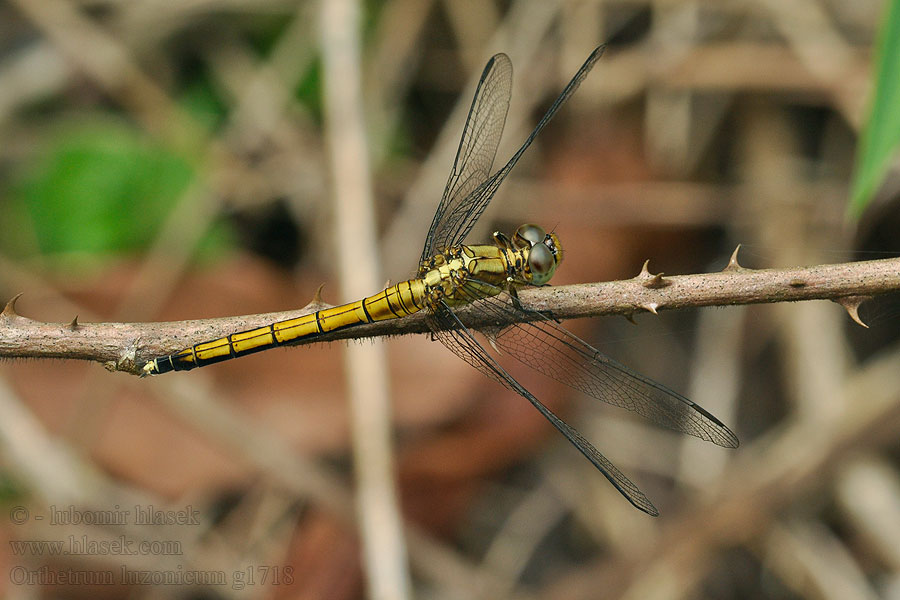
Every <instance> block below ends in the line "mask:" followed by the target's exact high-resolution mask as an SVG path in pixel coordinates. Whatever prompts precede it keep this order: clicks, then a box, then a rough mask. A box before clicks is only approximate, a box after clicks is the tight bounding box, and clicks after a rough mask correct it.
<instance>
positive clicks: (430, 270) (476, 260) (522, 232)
mask: <svg viewBox="0 0 900 600" xmlns="http://www.w3.org/2000/svg"><path fill="white" fill-rule="evenodd" d="M562 255H563V254H562V246H561V245H560V243H559V238H557V237H556V234H554V233H550V234H548V233H546V232H544V230H543V229H541V228H540V227H538V226H537V225H523V226H521V227H519V229H518V230H516V233H515V234H514V236H513V237H512V238H509V237H508V236H506V235H504V234H502V233H499V232H497V233H494V244H492V245H477V246H474V245H473V246H465V245H463V246H457V247H455V248H448V249H446V250H445V251H444V252H441V253H439V254H436V255H434V256H432V257H431V258H429V259H428V261H426V262H423V264H422V266H421V267H420V269H419V278H420V279H421V280H422V281H423V282H424V284H425V294H426V297H427V299H428V301H429V303H434V302H437V301H438V300H444V301H446V302H448V303H449V304H463V303H467V302H471V301H472V299H473V298H472V297H473V295H474V294H473V288H474V289H475V290H477V294H478V295H488V296H491V295H496V294H498V293H500V292H501V291H503V290H505V289H507V288H508V287H509V286H510V285H512V286H516V287H520V286H525V285H543V284H545V283H547V282H548V281H549V280H550V278H551V277H552V276H553V274H554V272H555V271H556V267H557V266H558V265H559V263H560V262H562ZM467 287H468V288H469V289H468V290H467V289H466V288H467Z"/></svg>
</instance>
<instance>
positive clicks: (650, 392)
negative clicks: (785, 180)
mask: <svg viewBox="0 0 900 600" xmlns="http://www.w3.org/2000/svg"><path fill="white" fill-rule="evenodd" d="M603 50H604V46H600V47H598V48H596V49H595V50H594V51H593V52H592V53H591V55H590V56H589V57H588V58H587V60H586V61H585V63H584V64H583V65H582V66H581V68H580V69H579V70H578V72H577V73H576V74H575V76H574V77H573V78H572V80H571V81H570V82H569V83H568V85H566V87H565V89H564V90H563V91H562V93H560V95H559V97H558V98H557V99H556V101H555V102H554V103H553V105H552V106H550V108H549V109H548V110H547V113H546V114H545V115H544V116H543V118H542V119H541V120H540V122H539V123H538V124H537V126H536V127H535V128H534V131H532V132H531V135H529V136H528V138H527V139H526V140H525V142H524V143H523V144H522V146H521V147H520V148H519V149H518V150H517V151H516V153H515V154H514V155H513V156H512V158H510V159H509V161H508V162H507V163H506V164H505V165H504V166H503V167H502V168H500V169H499V170H497V171H494V172H493V173H492V172H491V169H492V166H493V163H494V158H495V155H496V153H497V146H498V145H499V142H500V136H501V134H502V132H503V126H504V124H505V122H506V114H507V111H508V109H509V102H510V92H511V89H512V63H511V62H510V60H509V57H508V56H507V55H506V54H497V55H495V56H494V57H493V58H491V59H490V60H489V61H488V63H487V65H486V66H485V68H484V72H483V73H482V75H481V80H480V81H479V83H478V88H477V89H476V91H475V97H474V99H473V100H472V106H471V108H470V109H469V114H468V117H467V119H466V125H465V128H464V129H463V134H462V139H461V140H460V143H459V149H458V150H457V153H456V159H455V161H454V163H453V169H452V170H451V172H450V178H449V179H448V181H447V185H446V187H445V188H444V194H443V197H442V198H441V202H440V204H439V205H438V208H437V212H436V213H435V215H434V219H433V220H432V222H431V228H430V229H429V230H428V235H427V236H426V237H425V247H424V249H423V250H422V257H421V260H420V262H419V269H418V273H417V275H416V277H415V278H413V279H410V280H408V281H404V282H402V283H398V284H397V285H393V286H390V287H388V288H387V289H385V290H382V291H381V292H378V293H377V294H375V295H373V296H369V297H368V298H364V299H362V300H358V301H356V302H351V303H349V304H344V305H342V306H335V307H332V308H325V309H322V310H319V311H316V312H314V313H312V314H309V315H305V316H302V317H298V318H294V319H288V320H285V321H279V322H277V323H271V324H269V325H265V326H263V327H258V328H256V329H251V330H249V331H241V332H237V333H233V334H231V335H228V336H226V337H223V338H219V339H216V340H212V341H208V342H202V343H199V344H196V345H194V346H192V347H190V348H186V349H184V350H182V351H180V352H176V353H175V354H170V355H168V356H163V357H159V358H155V359H153V360H151V361H149V362H148V363H146V365H144V367H143V372H144V374H146V375H157V374H160V373H167V372H169V371H187V370H190V369H193V368H195V367H202V366H204V365H209V364H213V363H217V362H220V361H223V360H229V359H232V358H237V357H239V356H244V355H245V354H251V353H254V352H260V351H262V350H267V349H269V348H275V347H277V346H282V345H285V344H290V343H291V342H297V341H299V340H303V339H307V338H314V337H316V336H320V335H322V334H324V333H327V332H331V331H336V330H339V329H345V328H348V327H354V326H356V325H360V324H363V323H372V322H375V321H384V320H387V319H400V318H403V317H406V316H408V315H411V314H413V313H416V312H418V311H420V310H424V311H425V312H426V321H427V323H428V326H429V329H430V330H431V332H432V336H433V337H434V338H436V339H438V340H440V341H441V342H442V343H443V344H444V345H445V346H447V347H448V348H449V349H450V350H451V351H453V352H454V353H455V354H456V355H457V356H459V357H460V358H462V359H463V360H464V361H466V362H467V363H469V364H470V365H472V366H473V367H475V368H476V369H478V370H479V371H481V372H482V373H484V374H485V375H487V376H488V377H490V378H491V379H494V380H496V381H497V382H499V383H500V384H502V385H504V386H505V387H507V388H509V389H511V390H514V391H515V392H517V393H519V394H520V395H522V396H523V397H524V398H526V399H527V400H528V401H529V402H531V404H532V405H534V407H535V408H536V409H537V410H538V411H539V412H540V413H541V414H542V415H543V416H544V417H545V418H546V419H547V420H548V421H550V423H551V424H552V425H553V426H554V427H555V428H556V429H558V430H559V431H560V432H561V433H562V434H563V435H564V436H565V437H566V439H568V440H569V441H570V442H571V443H572V444H573V445H574V446H575V447H576V448H577V449H578V450H579V451H580V452H581V453H582V454H583V455H584V456H585V457H587V459H588V460H589V461H591V463H593V465H594V466H595V467H596V468H597V469H598V470H599V471H600V472H601V473H603V475H604V476H606V478H607V479H608V480H609V481H610V483H612V485H613V486H615V488H616V489H617V490H619V492H621V493H622V495H623V496H625V498H627V499H628V501H629V502H631V503H632V504H633V505H634V506H636V507H637V508H639V509H640V510H642V511H644V512H646V513H648V514H650V515H654V516H655V515H658V514H659V512H658V511H657V509H656V507H655V506H653V503H652V502H650V500H649V499H648V498H647V497H646V496H645V495H644V493H643V492H641V490H640V489H638V487H637V486H636V485H635V484H634V483H632V482H631V481H630V480H629V479H628V478H627V477H626V476H625V475H623V474H622V472H621V471H619V470H618V469H617V468H616V467H615V466H614V465H613V464H612V463H611V462H610V461H609V460H608V459H606V457H604V456H603V455H602V454H600V452H599V451H597V449H596V448H594V446H593V445H592V444H591V443H590V442H589V441H588V440H586V439H585V438H584V437H583V436H582V435H581V434H580V433H578V431H576V430H575V429H574V428H573V427H572V426H571V425H569V424H568V423H566V422H565V421H563V420H562V419H560V418H559V417H558V416H556V414H554V413H553V412H552V411H551V410H550V409H549V408H547V407H546V406H545V405H544V404H543V403H542V402H541V401H540V400H538V399H537V398H536V397H535V396H534V395H533V394H532V393H531V392H529V391H528V390H527V389H525V387H524V386H523V385H522V384H520V383H519V382H518V381H516V379H515V378H514V377H513V376H512V375H510V374H509V373H508V372H507V370H506V369H505V368H504V367H503V366H502V365H501V359H503V360H506V359H507V358H510V359H513V360H518V361H519V362H522V363H524V364H526V365H527V366H529V367H531V368H533V369H536V370H537V371H539V372H541V373H543V374H544V375H546V376H548V377H550V378H552V379H555V380H557V381H559V382H562V383H564V384H566V385H568V386H571V387H572V388H574V389H576V390H578V391H580V392H583V393H585V394H587V395H589V396H592V397H594V398H596V399H598V400H601V401H603V402H606V403H609V404H612V405H614V406H618V407H622V408H625V409H628V410H630V411H633V412H635V413H637V414H639V415H641V416H643V417H646V418H647V419H649V420H650V421H653V422H654V423H656V424H658V425H661V426H664V427H668V428H671V429H674V430H676V431H680V432H683V433H687V434H690V435H693V436H696V437H698V438H700V439H703V440H706V441H709V442H713V443H715V444H718V445H719V446H723V447H727V448H736V447H737V446H738V439H737V436H736V435H735V434H734V433H733V432H732V431H731V430H730V429H729V428H728V427H726V426H725V425H724V424H723V423H722V422H721V421H719V420H718V419H717V418H716V417H714V416H713V415H712V414H710V413H709V412H708V411H706V410H704V409H703V408H702V407H700V406H699V405H697V404H695V403H693V402H691V401H690V400H688V399H687V398H685V397H684V396H682V395H680V394H678V393H676V392H673V391H672V390H670V389H668V388H666V387H665V386H663V385H661V384H659V383H656V382H655V381H653V380H651V379H649V378H647V377H644V376H643V375H640V374H638V373H636V372H634V371H632V370H631V369H629V368H628V367H626V366H624V365H622V364H620V363H618V362H616V361H614V360H613V359H611V358H609V357H607V356H605V355H603V354H601V353H600V352H599V351H598V350H597V349H595V348H594V347H592V346H591V345H590V344H588V343H587V342H585V341H584V340H582V339H580V338H578V337H576V336H575V335H573V334H572V333H570V332H569V331H567V330H566V329H565V328H563V327H562V325H560V324H559V322H558V321H556V320H555V319H554V318H553V315H552V314H545V313H543V312H536V311H533V310H530V309H528V308H526V307H525V306H523V305H522V304H521V302H519V300H518V296H517V293H516V290H517V289H518V288H522V287H527V286H540V285H544V284H546V283H547V282H548V281H549V280H550V278H551V277H552V276H553V273H554V272H555V271H556V268H557V267H558V266H559V264H560V262H561V261H562V258H563V251H562V246H561V245H560V242H559V239H558V238H557V236H556V235H555V234H554V233H547V232H546V231H544V230H543V229H541V228H540V227H538V226H537V225H522V226H521V227H519V228H518V230H516V232H515V234H514V235H513V236H512V237H509V236H507V235H504V234H502V233H499V232H498V233H494V235H493V238H494V239H493V243H492V244H488V245H464V244H463V241H464V239H465V238H466V235H467V234H468V233H469V231H470V230H471V229H472V226H473V225H474V224H475V222H476V221H477V220H478V218H479V217H480V216H481V214H482V212H484V209H485V208H486V207H487V205H488V203H489V202H490V201H491V199H492V198H493V197H494V194H495V193H496V191H497V188H498V187H499V186H500V184H501V183H502V182H503V180H504V179H505V178H506V176H507V175H508V174H509V172H510V171H511V170H512V168H513V167H514V166H515V165H516V163H517V162H518V160H519V158H520V157H521V156H522V154H523V153H524V152H525V150H526V149H527V148H528V147H529V146H530V145H531V143H532V142H533V141H534V139H535V137H536V136H537V135H538V133H540V131H541V130H542V129H543V128H544V126H545V125H546V124H547V123H548V122H549V121H550V119H551V118H552V117H553V115H554V114H556V112H557V111H558V110H559V108H560V107H561V106H562V105H563V104H564V103H565V102H566V100H567V99H568V98H569V97H570V96H571V95H572V94H573V93H574V92H575V90H576V89H577V88H578V86H579V85H580V84H581V82H582V80H583V79H584V78H585V77H586V76H587V74H588V72H589V71H590V70H591V68H592V67H593V66H594V64H595V63H596V62H597V60H598V59H599V58H600V56H601V55H602V54H603ZM461 305H472V306H473V307H474V308H476V309H477V310H480V311H482V312H483V314H485V315H488V316H492V317H495V318H496V320H497V321H498V322H503V323H509V322H513V323H514V324H513V325H510V326H508V327H505V328H503V329H501V330H499V331H490V332H487V333H486V335H487V336H488V339H489V341H490V342H491V343H490V345H491V346H493V347H494V348H495V349H496V350H497V351H498V355H497V356H495V355H494V354H491V353H490V352H488V351H487V350H486V348H485V346H484V345H482V343H481V342H480V341H479V340H478V339H477V338H476V337H475V335H474V334H473V332H472V331H471V330H470V329H468V328H467V327H466V326H465V325H464V324H463V323H462V322H461V321H460V319H459V317H458V316H457V315H456V314H455V313H454V310H453V309H454V307H458V306H461Z"/></svg>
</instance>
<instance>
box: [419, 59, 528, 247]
mask: <svg viewBox="0 0 900 600" xmlns="http://www.w3.org/2000/svg"><path fill="white" fill-rule="evenodd" d="M511 90H512V63H511V62H510V60H509V57H508V56H507V55H505V54H502V53H501V54H497V55H495V56H494V57H492V58H491V59H490V60H489V61H488V63H487V65H485V67H484V71H483V72H482V73H481V79H480V80H479V81H478V87H477V88H476V89H475V97H474V98H473V99H472V106H471V107H470V108H469V115H468V117H466V126H465V127H464V128H463V134H462V138H460V140H459V148H458V149H457V151H456V159H455V160H454V161H453V169H452V170H451V171H450V177H449V179H448V180H447V185H446V186H445V187H444V195H443V197H442V198H441V203H440V204H439V205H438V208H437V211H436V212H435V213H434V218H433V219H432V221H431V228H430V229H429V230H428V236H427V237H426V240H425V249H424V250H423V251H422V259H421V261H424V260H426V259H428V258H430V257H431V256H432V255H434V254H435V252H437V251H440V249H441V243H440V242H438V241H437V240H444V239H447V230H448V229H449V228H452V224H453V221H454V220H455V217H454V215H458V207H459V206H460V204H462V203H464V200H465V198H466V197H468V196H470V195H471V194H472V193H473V192H474V191H475V190H476V189H477V188H478V186H480V185H482V184H483V183H484V182H485V181H486V180H487V179H488V177H489V176H490V174H491V167H492V166H493V165H494V157H495V156H496V155H497V146H498V145H499V144H500V137H501V136H502V135H503V126H504V125H505V124H506V114H507V112H508V111H509V97H510V91H511ZM421 261H420V263H421Z"/></svg>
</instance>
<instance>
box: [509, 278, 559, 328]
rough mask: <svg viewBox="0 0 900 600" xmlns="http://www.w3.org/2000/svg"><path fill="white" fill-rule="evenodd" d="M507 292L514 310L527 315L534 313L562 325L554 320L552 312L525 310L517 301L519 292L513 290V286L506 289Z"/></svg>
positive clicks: (520, 302)
mask: <svg viewBox="0 0 900 600" xmlns="http://www.w3.org/2000/svg"><path fill="white" fill-rule="evenodd" d="M507 291H508V292H509V297H510V299H511V300H512V305H513V308H515V309H516V310H518V311H521V312H523V313H529V312H530V313H535V312H536V313H538V314H540V315H543V316H544V317H546V318H548V319H550V320H551V321H554V322H556V323H562V321H560V320H559V319H557V318H556V316H555V315H554V314H553V311H552V310H531V309H529V308H525V306H524V305H523V304H522V301H521V300H519V292H518V290H517V289H516V288H515V286H513V285H511V284H510V285H509V287H508V288H507Z"/></svg>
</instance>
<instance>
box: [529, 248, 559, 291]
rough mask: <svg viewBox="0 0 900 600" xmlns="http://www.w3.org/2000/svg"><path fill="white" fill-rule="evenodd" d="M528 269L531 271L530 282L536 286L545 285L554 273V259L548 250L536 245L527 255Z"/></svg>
mask: <svg viewBox="0 0 900 600" xmlns="http://www.w3.org/2000/svg"><path fill="white" fill-rule="evenodd" d="M528 267H529V268H530V269H531V281H532V283H536V284H538V285H540V284H543V283H547V282H548V281H550V278H551V277H553V272H554V271H556V258H555V257H554V256H553V252H551V251H550V248H548V247H547V246H545V245H544V244H537V245H535V246H533V247H532V248H531V252H529V253H528Z"/></svg>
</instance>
